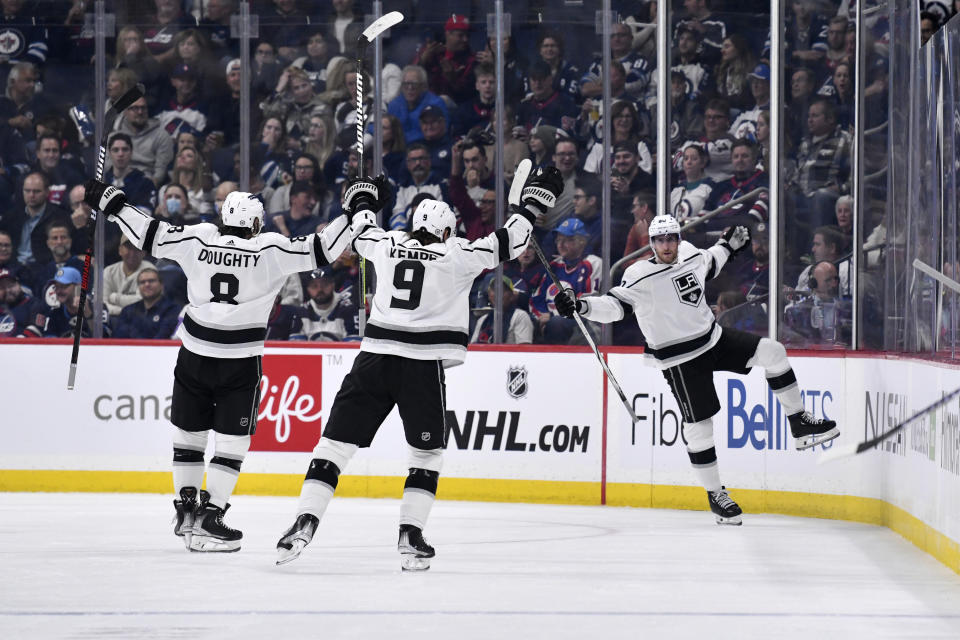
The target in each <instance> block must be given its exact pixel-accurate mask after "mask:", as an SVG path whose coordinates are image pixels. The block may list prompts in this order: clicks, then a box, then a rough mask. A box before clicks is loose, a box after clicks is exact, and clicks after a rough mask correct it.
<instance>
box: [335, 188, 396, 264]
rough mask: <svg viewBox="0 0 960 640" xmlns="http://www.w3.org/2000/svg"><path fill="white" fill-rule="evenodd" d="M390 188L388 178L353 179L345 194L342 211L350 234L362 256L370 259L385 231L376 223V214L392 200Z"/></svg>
mask: <svg viewBox="0 0 960 640" xmlns="http://www.w3.org/2000/svg"><path fill="white" fill-rule="evenodd" d="M390 196H391V188H390V183H389V182H388V181H387V178H386V177H385V176H383V175H379V176H377V177H376V178H373V179H370V178H354V179H353V180H351V181H350V182H349V183H348V184H347V189H346V191H344V193H343V203H342V204H343V210H344V212H346V214H347V221H348V223H349V225H350V236H351V238H350V239H351V240H353V242H354V247H355V248H356V250H357V253H359V254H360V255H361V256H363V257H365V258H368V257H370V252H372V251H373V249H374V247H375V246H376V243H377V240H379V238H380V236H382V235H383V234H384V233H385V232H384V230H383V229H381V228H380V226H379V225H378V224H377V213H379V212H380V210H381V209H383V207H384V206H385V205H386V203H387V202H389V201H390Z"/></svg>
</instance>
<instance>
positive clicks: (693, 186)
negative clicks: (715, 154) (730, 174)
mask: <svg viewBox="0 0 960 640" xmlns="http://www.w3.org/2000/svg"><path fill="white" fill-rule="evenodd" d="M709 160H710V156H708V155H707V151H706V149H704V148H703V147H702V146H700V145H698V144H691V145H690V146H688V147H687V148H686V149H685V150H684V151H683V174H684V180H683V181H681V182H680V184H679V185H677V186H676V187H675V188H674V189H673V190H672V191H671V192H670V213H671V215H672V216H673V217H674V218H676V219H677V220H679V221H680V224H681V225H682V224H684V223H685V222H687V221H688V220H692V219H694V218H698V217H700V215H701V214H702V213H704V207H705V206H706V204H707V202H708V201H709V200H710V194H711V193H712V192H713V186H714V185H713V180H711V179H710V178H707V177H706V176H705V175H704V172H703V170H704V168H705V167H706V165H707V162H708V161H709Z"/></svg>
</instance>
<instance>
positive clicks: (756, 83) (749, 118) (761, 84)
mask: <svg viewBox="0 0 960 640" xmlns="http://www.w3.org/2000/svg"><path fill="white" fill-rule="evenodd" d="M750 93H751V94H752V95H753V107H752V108H750V109H748V110H746V111H744V112H742V113H741V114H740V115H739V116H738V117H737V119H736V120H734V122H733V126H731V127H730V135H732V136H733V137H734V138H747V137H753V139H754V140H755V139H756V137H757V119H758V118H759V117H760V112H761V111H769V110H770V67H769V66H768V65H767V64H766V63H760V64H758V65H757V66H756V68H754V70H753V72H752V73H751V74H750Z"/></svg>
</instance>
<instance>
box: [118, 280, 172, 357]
mask: <svg viewBox="0 0 960 640" xmlns="http://www.w3.org/2000/svg"><path fill="white" fill-rule="evenodd" d="M137 288H138V289H139V291H140V300H138V301H137V302H133V303H131V304H128V305H127V306H125V307H124V308H123V310H122V311H121V312H120V315H119V316H118V317H117V319H116V321H115V324H114V331H113V337H114V338H131V339H135V340H167V339H169V338H171V337H172V336H173V333H174V332H175V331H176V330H177V316H178V315H179V313H180V305H178V304H177V303H176V302H174V301H173V300H171V299H169V298H168V297H167V296H166V295H165V294H164V291H163V282H162V281H161V280H160V272H159V271H157V269H156V268H154V267H153V266H148V267H144V268H143V269H141V270H140V273H138V274H137Z"/></svg>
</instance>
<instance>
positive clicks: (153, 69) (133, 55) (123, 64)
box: [113, 25, 165, 105]
mask: <svg viewBox="0 0 960 640" xmlns="http://www.w3.org/2000/svg"><path fill="white" fill-rule="evenodd" d="M113 64H114V67H116V69H115V70H117V71H119V70H121V69H129V70H130V71H132V72H133V73H135V74H136V78H137V81H139V82H141V83H142V84H143V86H144V89H145V90H146V97H147V102H148V103H149V104H151V105H158V104H160V91H161V89H162V87H163V84H164V83H165V78H164V74H163V68H162V67H161V65H160V63H159V62H157V61H156V60H154V59H153V56H152V55H151V54H150V51H149V49H147V45H146V43H145V42H144V40H143V33H141V31H140V29H138V28H137V27H135V26H133V25H126V26H124V27H121V29H120V30H119V31H118V32H117V48H116V53H115V54H114V60H113ZM120 95H123V94H122V93H121V94H118V96H117V97H119V96H120Z"/></svg>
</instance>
